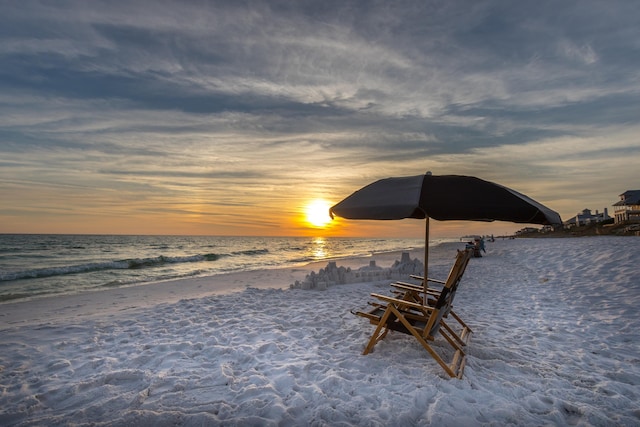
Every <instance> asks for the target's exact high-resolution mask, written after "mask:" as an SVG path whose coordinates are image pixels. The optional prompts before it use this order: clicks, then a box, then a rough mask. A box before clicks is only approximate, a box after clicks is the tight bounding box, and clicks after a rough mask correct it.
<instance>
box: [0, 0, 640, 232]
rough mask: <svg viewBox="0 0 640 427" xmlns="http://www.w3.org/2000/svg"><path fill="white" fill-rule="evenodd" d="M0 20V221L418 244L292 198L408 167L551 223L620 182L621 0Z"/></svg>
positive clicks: (94, 12) (629, 53)
mask: <svg viewBox="0 0 640 427" xmlns="http://www.w3.org/2000/svg"><path fill="white" fill-rule="evenodd" d="M0 10H1V13H0V64H2V65H1V66H0V233H99V234H198V235H259V236H266V235H277V236H296V235H300V236H312V235H318V236H376V237H394V236H398V237H420V236H421V235H422V234H423V233H424V223H423V222H422V221H418V220H403V221H347V220H341V219H336V220H334V221H333V222H331V223H329V224H328V225H326V226H314V225H312V224H311V223H309V222H308V221H305V219H304V218H305V213H304V212H305V206H307V205H308V204H309V203H311V202H312V201H313V200H315V199H323V200H325V201H326V203H328V204H329V205H332V204H335V203H337V202H339V201H340V200H342V199H343V198H345V197H346V196H348V195H349V194H351V193H352V192H354V191H355V190H357V189H358V188H360V187H362V186H364V185H366V184H368V183H370V182H372V181H375V180H377V179H380V178H386V177H389V176H409V175H418V174H423V173H425V172H427V171H431V172H432V173H433V174H434V175H445V174H460V175H473V176H477V177H480V178H483V179H485V180H489V181H494V182H498V183H500V184H502V185H505V186H508V187H510V188H513V189H515V190H517V191H520V192H522V193H524V194H526V195H528V196H530V197H532V198H534V199H535V200H537V201H538V202H540V203H543V204H544V205H546V206H548V207H550V208H551V209H554V210H556V211H557V212H558V213H560V215H561V216H562V218H563V219H568V218H570V217H572V216H574V215H576V213H578V212H580V211H582V210H583V209H585V208H588V209H591V210H593V211H595V210H599V211H600V212H602V210H603V209H604V208H608V209H609V211H610V213H611V214H612V210H613V208H612V207H611V205H612V204H613V203H615V202H616V201H617V200H618V199H619V197H618V196H619V195H620V194H621V193H623V192H624V191H626V190H631V189H640V178H639V177H640V174H639V172H638V171H639V170H640V137H639V135H640V120H639V119H640V2H638V1H636V0H630V1H616V0H611V1H606V2H603V1H592V0H583V1H544V0H542V1H536V2H513V1H493V0H489V1H475V0H471V1H457V0H453V1H451V0H447V1H430V0H416V1H393V0H391V1H389V0H384V1H375V0H374V1H368V0H361V1H349V0H338V1H333V0H323V1H293V0H292V1H245V0H229V1H135V0H134V1H104V2H102V1H90V2H87V1H83V0H80V1H56V2H49V1H30V0H22V1H2V2H0ZM522 227H523V225H522V224H511V223H504V222H500V223H491V224H487V223H472V222H438V221H432V222H431V230H430V232H431V235H432V236H435V237H437V236H442V237H447V236H449V237H453V236H459V235H463V234H469V233H498V234H500V233H510V232H513V231H515V230H518V229H520V228H522Z"/></svg>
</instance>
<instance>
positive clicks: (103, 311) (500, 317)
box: [0, 237, 640, 426]
mask: <svg viewBox="0 0 640 427" xmlns="http://www.w3.org/2000/svg"><path fill="white" fill-rule="evenodd" d="M488 251H489V253H488V254H487V256H485V257H483V258H481V259H472V261H471V263H470V265H469V267H468V269H467V272H466V273H465V277H464V279H463V282H462V284H461V287H460V289H459V291H458V294H457V296H456V301H455V305H456V311H457V312H458V313H459V314H460V315H461V316H462V317H463V319H465V321H467V323H468V324H469V325H470V326H471V327H472V328H473V329H474V335H473V337H472V339H471V342H470V346H469V349H468V353H469V357H468V360H467V367H466V369H465V375H464V378H463V379H462V380H456V379H449V378H448V377H446V375H445V374H444V372H443V371H442V369H441V368H440V367H439V366H438V365H437V364H436V363H435V361H433V359H431V358H430V357H429V356H428V355H427V353H426V352H425V351H424V350H423V349H422V348H421V347H420V346H419V344H418V343H417V342H416V341H415V340H414V339H413V338H412V337H410V336H407V335H403V334H399V333H390V334H389V335H388V336H387V338H385V340H384V341H382V342H381V343H379V344H378V345H377V346H376V348H375V351H374V352H373V353H372V354H370V355H367V356H362V355H361V352H362V350H363V347H364V345H365V343H366V341H367V339H368V337H369V334H370V333H371V332H372V330H373V327H372V326H371V325H370V324H369V323H368V322H367V321H365V320H364V319H362V318H359V317H356V316H353V315H352V314H350V313H349V310H350V309H352V308H354V307H362V306H364V305H366V301H367V300H368V295H369V293H370V292H372V291H376V292H382V293H386V292H387V289H388V286H387V285H385V284H381V283H378V284H373V283H360V284H350V285H341V286H335V287H331V288H329V289H328V290H326V291H304V290H289V289H286V288H288V286H289V284H290V283H293V281H294V280H296V279H302V278H304V276H305V274H306V273H308V272H309V271H310V270H317V269H319V268H320V267H323V266H324V264H321V265H315V266H309V268H308V269H297V270H292V269H285V270H265V271H261V272H255V273H241V274H231V275H224V276H215V277H211V278H206V279H194V280H186V281H185V280H181V281H174V282H166V283H162V284H156V285H149V286H143V287H135V288H126V289H112V290H108V291H104V292H95V293H87V294H83V295H77V296H65V297H56V298H49V299H42V300H34V301H30V302H25V303H12V304H4V305H0V334H1V335H0V337H1V338H0V425H3V426H12V425H70V424H71V425H149V426H152V425H153V426H164V425H225V426H227V425H242V426H244V425H256V426H262V425H283V426H298V425H331V426H334V425H357V426H361V425H365V426H367V425H368V426H376V425H394V426H405V425H407V426H412V425H415V426H418V425H428V424H432V425H438V426H460V425H496V426H498V425H500V426H501V425H522V426H529V425H602V426H605V425H606V426H609V425H623V426H631V425H640V404H639V403H638V402H640V339H639V338H640V316H639V315H638V307H639V305H640V275H639V274H638V273H639V272H640V267H639V266H640V239H638V238H635V237H629V238H615V237H594V238H582V239H549V240H534V239H530V240H525V239H522V240H514V241H497V242H495V243H492V244H488ZM396 255H397V254H396ZM412 256H420V255H419V254H414V253H412ZM453 256H454V249H453V247H449V248H445V247H441V248H438V249H437V250H435V251H434V253H433V258H432V259H433V262H432V263H431V264H430V265H431V266H432V270H431V271H432V272H433V274H430V275H431V276H434V277H438V276H439V277H442V276H443V275H446V272H447V270H448V267H449V265H450V263H451V262H452V261H453ZM398 258H399V255H398V256H394V257H387V258H385V257H381V258H376V262H377V264H378V265H380V266H388V265H390V264H391V263H392V262H393V260H395V259H398ZM367 263H368V260H366V259H365V260H349V261H338V265H345V266H352V267H357V266H362V265H366V264H367ZM437 344H438V341H436V345H437Z"/></svg>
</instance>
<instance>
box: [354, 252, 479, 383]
mask: <svg viewBox="0 0 640 427" xmlns="http://www.w3.org/2000/svg"><path fill="white" fill-rule="evenodd" d="M471 256H472V253H471V252H470V251H459V252H458V255H457V257H456V262H455V263H454V265H453V267H452V269H451V272H450V273H449V277H448V278H447V280H446V281H445V283H444V286H443V288H442V290H441V292H440V293H439V294H438V295H437V297H436V298H435V301H434V302H433V304H432V305H424V304H423V303H422V300H421V299H420V298H421V295H422V294H421V292H422V291H420V290H418V289H413V288H412V289H409V290H407V291H406V292H405V293H404V294H403V295H402V296H401V297H400V298H398V297H394V296H386V295H381V294H377V293H373V294H371V296H373V297H374V298H376V299H377V300H379V301H380V302H374V303H371V305H373V309H372V310H370V311H368V312H362V311H358V312H356V313H355V314H357V315H359V316H362V317H365V318H367V319H369V321H370V322H371V323H372V324H374V325H376V329H375V331H374V332H373V334H372V335H371V338H370V340H369V342H368V344H367V346H366V347H365V349H364V352H363V354H368V353H370V352H371V351H372V350H373V347H374V346H375V345H376V344H377V343H378V342H379V341H380V340H382V339H384V337H385V336H386V335H387V333H388V332H389V330H394V331H398V332H402V333H405V334H410V335H412V336H413V337H415V338H416V340H418V342H419V343H420V344H421V345H422V347H424V349H425V350H427V352H428V353H429V354H430V355H431V357H433V358H434V359H435V360H436V362H438V364H439V365H440V366H441V367H442V368H443V369H444V370H445V372H446V373H447V374H448V375H449V376H451V377H457V378H461V377H462V374H463V371H464V365H465V362H466V353H465V351H464V348H463V347H465V346H466V345H467V344H468V341H469V338H470V336H471V333H472V331H471V329H470V328H469V327H468V326H467V325H466V324H465V323H464V322H463V321H462V320H460V319H459V317H458V316H453V315H452V317H453V318H454V319H455V320H456V321H457V322H458V324H459V326H458V328H457V329H459V330H458V331H455V330H454V329H453V328H452V327H451V326H449V325H448V324H447V322H446V321H445V320H444V316H445V314H447V313H450V312H451V305H452V302H453V297H454V296H455V289H452V288H453V286H454V285H456V286H457V283H459V281H460V278H461V271H462V272H464V268H466V265H467V263H468V262H469V259H470V257H471ZM452 290H453V291H454V292H452ZM437 334H440V335H441V336H442V337H444V339H445V341H446V343H447V344H448V345H449V347H450V348H445V349H444V350H443V349H442V348H441V346H436V347H434V346H432V345H431V344H429V342H430V341H433V340H434V339H435V337H436V335H437ZM451 352H453V353H452V355H451V356H450V357H447V355H446V353H451ZM445 359H450V361H449V362H446V361H445Z"/></svg>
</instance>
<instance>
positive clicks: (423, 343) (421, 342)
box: [389, 304, 457, 377]
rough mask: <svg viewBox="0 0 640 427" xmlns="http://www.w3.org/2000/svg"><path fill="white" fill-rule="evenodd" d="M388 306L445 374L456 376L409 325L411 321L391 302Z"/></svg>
mask: <svg viewBox="0 0 640 427" xmlns="http://www.w3.org/2000/svg"><path fill="white" fill-rule="evenodd" d="M389 308H390V309H391V311H393V312H394V313H393V314H395V315H396V316H397V317H398V319H399V320H400V321H401V322H402V324H403V325H404V326H405V327H406V328H407V329H408V330H409V332H411V335H413V336H414V337H415V339H417V340H418V342H419V343H420V344H421V345H422V347H424V349H425V350H427V352H428V353H429V354H430V355H431V357H433V358H434V359H435V361H436V362H438V364H439V365H440V366H441V367H442V369H444V371H445V372H446V373H447V374H449V376H450V377H456V376H457V375H456V373H455V372H454V370H453V369H451V367H449V365H447V364H446V362H445V361H444V360H443V359H442V357H440V355H439V354H438V353H436V352H435V350H434V349H433V348H431V346H430V345H429V344H428V343H427V342H426V341H425V339H424V338H422V335H420V334H419V333H418V331H416V329H415V328H414V327H413V326H412V325H411V323H409V322H408V321H407V319H405V317H404V316H403V315H402V314H401V313H400V312H399V311H398V310H397V309H396V308H395V307H394V306H393V305H392V304H389Z"/></svg>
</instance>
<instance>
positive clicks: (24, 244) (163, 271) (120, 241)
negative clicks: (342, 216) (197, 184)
mask: <svg viewBox="0 0 640 427" xmlns="http://www.w3.org/2000/svg"><path fill="white" fill-rule="evenodd" d="M434 243H438V242H431V243H430V245H432V244H434ZM423 247H424V240H422V239H365V238H321V237H316V238H309V237H227V236H225V237H219V236H218V237H215V236H121V235H49V234H45V235H36V234H0V303H6V302H11V301H16V300H21V299H31V298H37V297H46V296H51V295H56V294H70V293H81V292H86V291H92V290H99V289H104V288H113V287H124V286H136V285H141V284H148V283H153V282H161V281H166V280H172V279H179V278H187V277H201V276H210V275H216V274H222V273H229V272H236V271H248V270H258V269H265V268H278V267H288V266H300V265H304V264H307V263H309V262H314V261H323V260H331V259H335V258H343V257H354V256H366V255H372V254H375V253H382V252H391V251H398V250H411V249H415V248H423Z"/></svg>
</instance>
